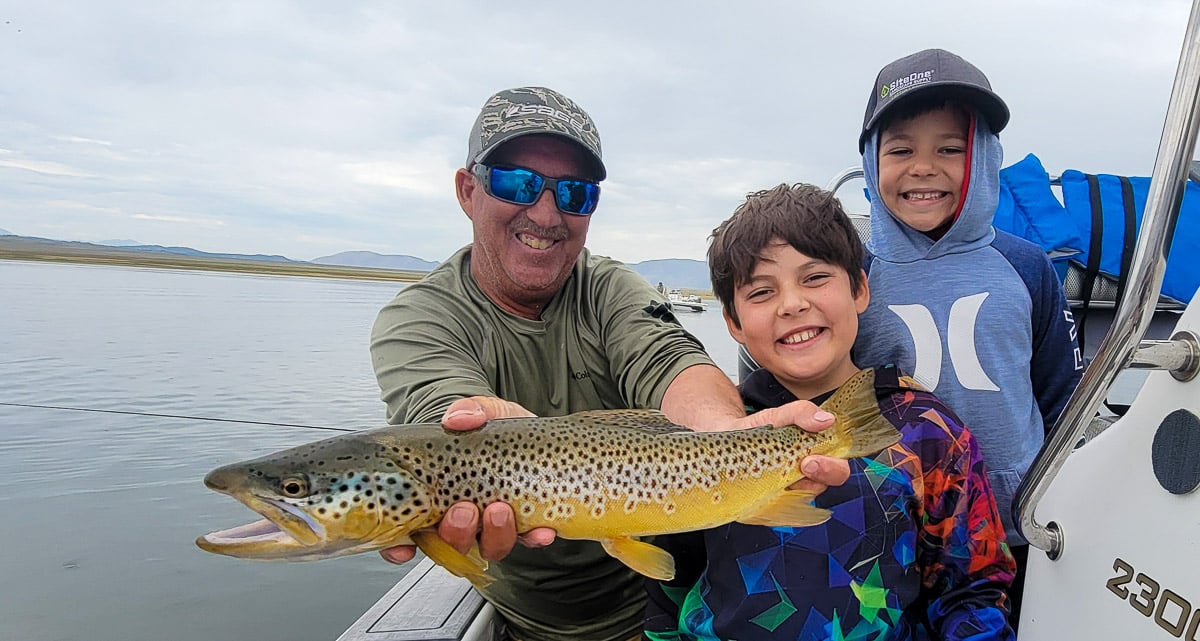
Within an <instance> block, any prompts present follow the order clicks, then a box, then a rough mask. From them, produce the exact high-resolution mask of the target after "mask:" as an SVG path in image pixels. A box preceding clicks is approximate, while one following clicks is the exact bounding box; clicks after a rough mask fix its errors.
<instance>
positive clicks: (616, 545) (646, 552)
mask: <svg viewBox="0 0 1200 641" xmlns="http://www.w3.org/2000/svg"><path fill="white" fill-rule="evenodd" d="M600 545H602V546H604V551H605V552H608V554H609V555H610V556H612V557H613V558H615V559H616V560H618V561H620V562H621V563H624V564H625V565H628V566H629V567H630V568H631V569H633V570H634V571H635V572H637V573H639V574H642V575H645V576H648V577H650V578H652V579H658V580H659V581H670V580H671V579H673V578H675V558H674V557H672V556H671V553H670V552H667V551H666V550H664V549H662V548H660V547H658V546H657V545H651V544H649V543H645V542H643V541H639V540H637V539H635V538H633V537H629V536H621V537H617V538H614V539H603V540H601V541H600Z"/></svg>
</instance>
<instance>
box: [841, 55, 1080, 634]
mask: <svg viewBox="0 0 1200 641" xmlns="http://www.w3.org/2000/svg"><path fill="white" fill-rule="evenodd" d="M1007 123H1008V107H1007V106H1006V105H1005V104H1004V101H1002V100H1001V99H1000V97H999V96H997V95H996V94H995V93H994V92H993V91H992V88H991V84H990V83H989V82H988V79H987V77H986V76H984V75H983V72H981V71H980V70H979V69H977V68H976V67H975V66H974V65H972V64H971V63H969V62H967V61H966V60H963V59H962V58H960V57H958V56H956V55H954V54H953V53H950V52H948V51H944V50H941V49H927V50H925V51H919V52H917V53H914V54H911V55H909V56H905V57H903V58H900V59H899V60H896V61H894V62H892V63H890V64H888V65H887V66H885V67H884V68H883V69H882V70H881V71H880V72H879V75H878V76H877V77H876V80H875V84H874V85H873V86H872V88H871V95H870V98H869V100H868V102H867V110H866V114H865V115H864V118H863V128H862V133H861V135H860V137H859V151H861V152H862V159H863V172H864V174H865V180H866V184H867V192H868V194H869V196H870V199H871V236H870V240H869V241H868V243H867V251H868V253H869V255H868V257H867V263H866V266H867V274H868V282H869V284H870V287H871V292H872V294H873V296H872V299H871V303H870V305H868V306H867V310H866V312H865V313H863V315H862V318H861V323H862V330H861V331H860V332H859V335H858V341H857V342H856V343H855V347H854V358H855V360H856V361H857V362H861V363H890V364H893V365H895V366H897V367H899V368H900V369H901V370H902V371H905V372H910V373H911V374H912V376H913V378H914V379H915V380H916V381H917V383H919V384H921V385H922V386H924V387H925V388H927V389H929V390H931V391H933V392H934V393H936V394H937V395H938V397H939V398H941V399H942V400H944V401H945V402H946V403H947V404H948V405H949V406H950V407H952V408H954V410H955V411H956V412H958V414H959V415H960V416H961V417H962V418H963V419H964V420H965V421H966V424H967V425H968V426H970V428H971V431H972V432H973V433H974V434H975V437H976V438H977V439H978V440H979V446H980V449H981V450H982V452H983V458H984V460H985V461H986V462H987V465H988V470H989V477H990V480H991V486H992V489H993V490H994V491H995V493H996V499H997V503H998V505H999V508H1000V516H1001V518H1002V519H1004V527H1005V531H1006V533H1007V535H1008V541H1009V543H1010V544H1012V545H1013V554H1014V556H1016V557H1017V561H1018V572H1017V579H1016V583H1014V586H1013V589H1012V590H1011V592H1010V596H1011V597H1012V599H1013V607H1012V617H1013V618H1012V620H1013V624H1014V626H1015V625H1016V622H1017V621H1018V618H1017V617H1018V612H1019V607H1020V594H1021V590H1022V587H1023V585H1024V565H1025V560H1026V559H1027V558H1028V549H1029V546H1028V544H1027V543H1026V542H1025V540H1024V539H1023V538H1022V537H1021V535H1020V533H1019V532H1018V531H1017V529H1016V528H1015V526H1014V523H1013V514H1012V508H1013V494H1014V493H1015V492H1016V489H1017V485H1018V484H1019V483H1020V481H1021V477H1022V476H1023V475H1024V474H1025V471H1026V470H1027V469H1028V468H1029V465H1030V463H1031V462H1032V461H1033V458H1034V456H1035V455H1036V454H1037V452H1038V450H1039V449H1040V448H1041V445H1042V442H1043V441H1044V439H1045V436H1046V434H1047V433H1048V432H1049V431H1050V429H1052V428H1053V427H1054V424H1055V422H1056V421H1057V420H1058V417H1059V414H1061V413H1062V410H1063V407H1064V406H1065V405H1066V402H1067V399H1068V398H1070V396H1071V393H1072V392H1073V391H1074V389H1075V386H1076V384H1077V383H1078V382H1079V378H1080V376H1081V374H1082V371H1083V359H1082V358H1081V355H1080V351H1079V348H1078V345H1077V344H1076V337H1075V325H1074V321H1073V319H1072V316H1071V311H1070V308H1069V307H1068V306H1067V301H1066V296H1064V294H1063V290H1062V286H1061V284H1060V282H1059V280H1058V277H1057V275H1056V274H1055V272H1054V269H1053V268H1052V267H1051V265H1050V261H1049V260H1048V259H1047V258H1046V255H1045V254H1044V253H1043V251H1042V250H1041V249H1040V248H1039V247H1038V246H1037V245H1035V244H1033V243H1031V242H1028V241H1026V240H1023V239H1021V238H1018V237H1016V236H1013V235H1011V234H1008V233H1005V232H1003V231H1000V230H997V229H996V228H995V227H993V226H992V217H993V214H994V213H995V211H996V206H997V203H998V201H999V193H1000V164H1001V161H1002V156H1003V153H1002V150H1001V147H1000V140H999V138H998V137H997V134H998V133H999V132H1000V130H1002V129H1003V128H1004V126H1005V125H1006V124H1007ZM1026 363H1028V365H1026Z"/></svg>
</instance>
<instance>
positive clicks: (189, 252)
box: [0, 234, 304, 263]
mask: <svg viewBox="0 0 1200 641" xmlns="http://www.w3.org/2000/svg"><path fill="white" fill-rule="evenodd" d="M0 235H4V234H0ZM7 236H10V237H11V238H10V240H15V241H18V242H22V241H24V242H30V243H50V244H52V245H71V246H75V247H85V248H86V247H93V248H97V249H99V248H101V247H116V248H117V249H120V250H127V251H147V252H159V253H164V254H179V255H181V256H195V257H199V258H226V259H229V258H232V259H237V260H265V261H271V262H283V263H301V262H304V261H299V260H292V259H291V258H288V257H286V256H278V255H268V254H224V253H213V252H204V251H200V250H199V249H192V248H191V247H164V246H162V245H120V246H113V245H106V244H102V243H87V242H83V241H78V240H57V239H54V238H39V237H37V236H17V235H15V234H8V235H7Z"/></svg>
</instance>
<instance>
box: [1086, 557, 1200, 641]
mask: <svg viewBox="0 0 1200 641" xmlns="http://www.w3.org/2000/svg"><path fill="white" fill-rule="evenodd" d="M1113 571H1115V572H1116V573H1117V575H1116V576H1114V577H1112V578H1111V579H1109V580H1108V589H1109V591H1111V592H1112V593H1113V594H1115V595H1117V596H1118V597H1120V598H1121V599H1122V600H1124V601H1129V605H1130V606H1132V607H1133V609H1134V610H1137V611H1138V613H1140V614H1141V615H1142V616H1144V617H1153V618H1154V622H1155V623H1157V624H1158V627H1160V628H1162V629H1164V630H1166V631H1167V632H1170V633H1171V636H1173V637H1176V638H1183V639H1185V641H1200V635H1198V634H1197V632H1200V608H1196V609H1195V610H1194V611H1193V610H1192V604H1191V603H1189V602H1188V600H1187V599H1185V598H1183V597H1181V596H1179V594H1177V593H1176V592H1173V591H1171V590H1164V589H1162V586H1161V585H1159V583H1158V581H1155V580H1154V579H1152V578H1150V577H1148V576H1146V575H1145V574H1143V573H1141V572H1137V571H1136V570H1134V569H1133V566H1132V565H1129V564H1128V563H1126V562H1125V561H1123V560H1121V559H1116V560H1115V561H1113Z"/></svg>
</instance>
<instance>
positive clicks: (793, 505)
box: [737, 490, 833, 527]
mask: <svg viewBox="0 0 1200 641" xmlns="http://www.w3.org/2000/svg"><path fill="white" fill-rule="evenodd" d="M814 496H815V495H814V494H813V493H811V492H800V491H798V490H783V491H782V492H780V493H779V496H777V497H775V498H773V499H771V500H770V501H767V502H766V503H764V504H763V505H762V507H760V508H759V509H758V511H757V512H755V513H754V514H750V515H748V516H743V517H742V518H740V519H738V520H737V522H738V523H745V524H746V525H766V526H770V527H804V526H808V525H820V524H821V523H824V522H825V521H828V520H829V516H830V515H831V514H833V513H832V512H830V511H829V510H826V509H825V508H822V507H817V506H815V505H813V504H812V501H813V497H814Z"/></svg>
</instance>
